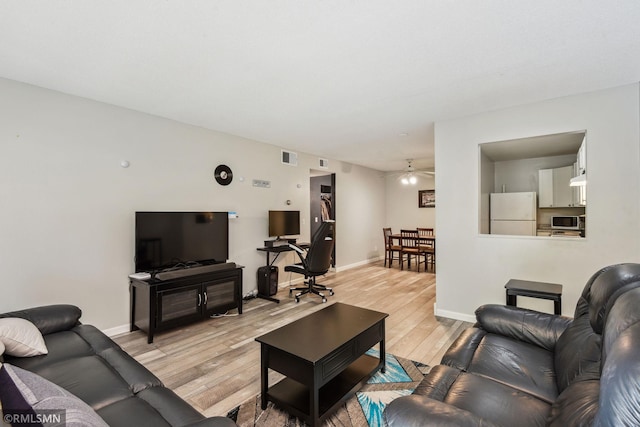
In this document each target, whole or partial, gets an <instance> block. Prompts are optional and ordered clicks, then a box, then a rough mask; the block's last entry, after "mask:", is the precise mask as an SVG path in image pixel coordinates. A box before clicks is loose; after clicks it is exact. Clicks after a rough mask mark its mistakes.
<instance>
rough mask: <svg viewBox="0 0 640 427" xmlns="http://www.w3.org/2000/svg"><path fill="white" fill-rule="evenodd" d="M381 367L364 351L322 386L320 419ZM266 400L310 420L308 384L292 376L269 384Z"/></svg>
mask: <svg viewBox="0 0 640 427" xmlns="http://www.w3.org/2000/svg"><path fill="white" fill-rule="evenodd" d="M381 367H382V364H381V363H380V359H379V358H377V357H373V356H369V355H368V354H364V355H362V356H360V357H359V358H358V359H356V361H355V362H353V363H352V364H351V365H349V366H348V367H347V368H346V369H345V370H344V371H342V372H341V373H340V374H338V375H337V376H336V377H335V378H333V379H331V380H330V381H329V382H328V383H327V384H325V385H323V386H322V387H320V405H319V408H318V409H319V411H318V412H319V415H320V417H319V418H320V420H321V421H322V420H324V418H325V417H326V416H328V415H330V414H331V413H332V412H333V411H334V410H335V409H337V407H338V406H339V405H341V404H342V403H344V402H345V401H346V400H347V399H349V398H350V397H351V396H353V394H355V392H356V391H357V390H359V389H360V388H361V387H362V386H363V385H364V384H365V383H366V382H367V380H368V379H369V378H371V376H372V375H373V374H375V373H376V372H377V371H378V370H379V369H380V368H381ZM267 399H268V400H270V401H272V402H273V403H274V404H276V405H278V406H280V407H282V408H283V409H286V410H287V411H288V412H289V413H291V414H293V415H295V416H297V417H299V418H302V419H304V420H306V421H308V422H309V420H310V419H311V414H310V410H309V406H310V404H309V399H310V393H309V387H307V386H305V385H304V384H300V383H299V382H297V381H295V380H292V379H290V378H284V379H283V380H282V381H280V382H278V383H277V384H274V385H273V386H271V387H269V390H268V391H267ZM310 424H311V423H310Z"/></svg>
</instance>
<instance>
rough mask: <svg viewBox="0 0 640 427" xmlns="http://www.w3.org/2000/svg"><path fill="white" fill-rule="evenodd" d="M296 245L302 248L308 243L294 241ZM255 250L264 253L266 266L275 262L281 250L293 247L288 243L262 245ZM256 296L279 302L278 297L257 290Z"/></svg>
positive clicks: (291, 250) (288, 249) (289, 249)
mask: <svg viewBox="0 0 640 427" xmlns="http://www.w3.org/2000/svg"><path fill="white" fill-rule="evenodd" d="M296 246H297V247H299V248H302V249H308V248H309V246H310V244H309V243H296ZM256 250H258V251H260V252H265V253H266V257H267V258H266V264H265V265H266V266H267V267H270V266H272V265H273V264H275V262H276V260H277V259H278V257H279V256H280V254H281V253H283V252H293V251H295V249H293V248H292V247H291V246H289V244H286V245H279V246H264V247H261V248H256ZM271 254H275V256H274V257H273V259H271ZM256 297H257V298H262V299H266V300H269V301H273V302H277V303H279V302H280V300H279V299H278V298H273V297H271V296H269V295H262V294H260V293H259V292H258V294H257V295H256Z"/></svg>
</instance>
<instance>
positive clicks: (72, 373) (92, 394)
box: [37, 355, 133, 410]
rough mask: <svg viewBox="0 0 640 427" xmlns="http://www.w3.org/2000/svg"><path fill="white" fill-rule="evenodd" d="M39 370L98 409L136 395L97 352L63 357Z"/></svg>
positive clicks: (39, 372) (41, 373) (42, 374)
mask: <svg viewBox="0 0 640 427" xmlns="http://www.w3.org/2000/svg"><path fill="white" fill-rule="evenodd" d="M37 373H38V374H39V375H41V376H43V377H44V378H47V379H48V380H50V381H51V382H53V383H55V384H58V385H59V386H60V387H62V388H64V389H66V390H68V391H69V392H71V393H73V394H75V395H76V396H78V397H79V398H80V399H82V400H84V401H85V402H86V403H88V404H89V405H91V407H92V408H94V409H96V410H97V409H100V408H101V407H103V406H106V405H109V404H111V403H113V402H116V401H118V400H122V399H126V398H127V397H129V396H132V395H133V393H132V391H131V389H130V387H129V384H127V383H126V381H124V380H123V379H122V377H121V376H120V375H118V373H117V372H116V371H114V370H113V369H112V368H111V367H110V366H109V365H108V364H107V363H106V362H105V361H104V359H102V358H101V357H99V356H95V355H93V356H84V357H74V358H70V359H67V360H61V361H60V362H58V363H54V364H52V365H48V366H46V367H43V368H42V369H39V370H38V372H37Z"/></svg>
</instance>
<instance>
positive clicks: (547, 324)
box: [476, 304, 573, 351]
mask: <svg viewBox="0 0 640 427" xmlns="http://www.w3.org/2000/svg"><path fill="white" fill-rule="evenodd" d="M476 319H477V320H478V323H477V326H479V327H481V328H482V329H484V330H485V331H487V332H489V333H492V334H498V335H503V336H506V337H510V338H513V339H516V340H519V341H524V342H528V343H530V344H534V345H537V346H539V347H542V348H545V349H547V350H549V351H553V349H554V348H555V345H556V342H557V341H558V338H560V335H562V333H563V332H564V330H565V329H566V328H567V326H569V324H570V323H571V322H572V320H573V319H571V318H569V317H563V316H558V315H555V314H547V313H541V312H539V311H534V310H528V309H525V308H518V307H512V306H505V305H497V304H487V305H483V306H481V307H479V308H478V309H477V310H476Z"/></svg>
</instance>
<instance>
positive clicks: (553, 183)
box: [538, 165, 578, 208]
mask: <svg viewBox="0 0 640 427" xmlns="http://www.w3.org/2000/svg"><path fill="white" fill-rule="evenodd" d="M573 174H574V172H573V165H570V166H564V167H561V168H553V169H540V170H539V171H538V207H540V208H566V207H573V206H578V204H577V203H576V198H575V196H574V191H573V188H572V187H569V180H570V179H571V178H572V177H573Z"/></svg>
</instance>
